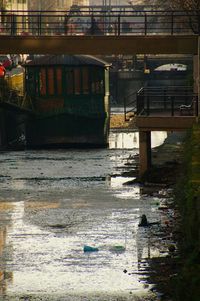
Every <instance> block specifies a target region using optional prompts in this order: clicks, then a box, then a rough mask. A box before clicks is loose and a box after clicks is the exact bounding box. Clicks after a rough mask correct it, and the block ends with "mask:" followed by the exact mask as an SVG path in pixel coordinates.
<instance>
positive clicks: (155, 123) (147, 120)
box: [135, 116, 196, 131]
mask: <svg viewBox="0 0 200 301" xmlns="http://www.w3.org/2000/svg"><path fill="white" fill-rule="evenodd" d="M135 122H136V127H138V128H139V131H181V130H182V131H183V130H186V129H189V128H191V127H192V125H193V124H194V123H195V122H196V117H195V116H172V117H150V116H137V117H136V120H135Z"/></svg>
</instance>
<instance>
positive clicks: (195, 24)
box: [0, 8, 200, 36]
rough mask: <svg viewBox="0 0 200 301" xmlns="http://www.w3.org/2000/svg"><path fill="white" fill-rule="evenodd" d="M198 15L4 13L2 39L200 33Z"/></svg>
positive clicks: (0, 29)
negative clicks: (13, 37) (4, 37)
mask: <svg viewBox="0 0 200 301" xmlns="http://www.w3.org/2000/svg"><path fill="white" fill-rule="evenodd" d="M199 33H200V24H199V16H198V14H197V12H195V11H194V12H192V11H189V12H184V11H164V10H138V11H135V10H133V9H131V8H129V10H128V9H126V10H122V9H121V10H119V9H115V10H108V11H105V10H99V11H97V10H89V9H85V10H82V11H22V10H21V11H19V10H18V11H14V10H12V11H8V10H6V11H1V12H0V36H1V35H9V36H18V35H22V36H29V35H30V36H60V35H64V36H66V35H69V36H73V35H86V36H88V35H89V36H90V35H108V36H110V35H111V36H112V35H113V36H123V35H160V34H162V35H174V34H176V35H183V34H184V35H185V34H199Z"/></svg>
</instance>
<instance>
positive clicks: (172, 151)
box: [129, 133, 191, 301]
mask: <svg viewBox="0 0 200 301" xmlns="http://www.w3.org/2000/svg"><path fill="white" fill-rule="evenodd" d="M185 136H186V133H172V134H169V135H168V137H167V139H166V140H165V142H164V144H162V145H161V146H159V147H156V148H154V149H153V150H152V167H151V169H150V170H149V171H148V172H147V173H145V174H144V176H143V178H142V179H140V180H138V179H137V178H136V180H134V181H130V182H129V184H130V185H131V184H133V183H137V182H139V183H140V185H141V191H142V193H143V194H146V195H148V196H153V197H157V198H158V210H160V212H161V216H162V220H163V222H162V224H161V225H160V226H159V228H157V230H156V231H155V229H154V228H153V229H152V230H151V231H153V232H154V235H155V236H157V237H158V240H157V243H159V240H160V241H162V242H163V241H164V242H165V243H164V248H163V244H160V246H161V245H162V247H161V249H160V254H161V255H160V256H159V257H154V258H150V259H149V261H148V264H149V269H148V275H147V278H146V279H147V281H148V283H149V284H151V285H153V287H152V291H154V292H156V293H157V295H158V297H159V300H166V301H172V300H179V299H177V289H176V283H177V279H178V277H177V275H179V273H180V271H181V269H182V265H183V261H182V256H181V253H180V252H181V251H180V246H179V245H180V237H181V228H182V223H181V215H180V208H179V206H178V204H177V202H176V198H175V192H176V187H177V184H178V183H179V182H180V177H181V174H182V170H183V161H184V151H183V145H184V140H185ZM180 300H183V299H180ZM188 300H189V299H188ZM190 301H191V300H190Z"/></svg>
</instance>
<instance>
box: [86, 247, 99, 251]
mask: <svg viewBox="0 0 200 301" xmlns="http://www.w3.org/2000/svg"><path fill="white" fill-rule="evenodd" d="M83 251H84V252H98V251H99V249H98V248H95V247H90V246H84V247H83Z"/></svg>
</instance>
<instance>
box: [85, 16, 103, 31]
mask: <svg viewBox="0 0 200 301" xmlns="http://www.w3.org/2000/svg"><path fill="white" fill-rule="evenodd" d="M86 35H103V31H102V30H101V29H100V28H99V26H98V23H97V21H96V20H95V18H94V17H93V16H92V18H91V27H90V28H89V29H88V30H86Z"/></svg>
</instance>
